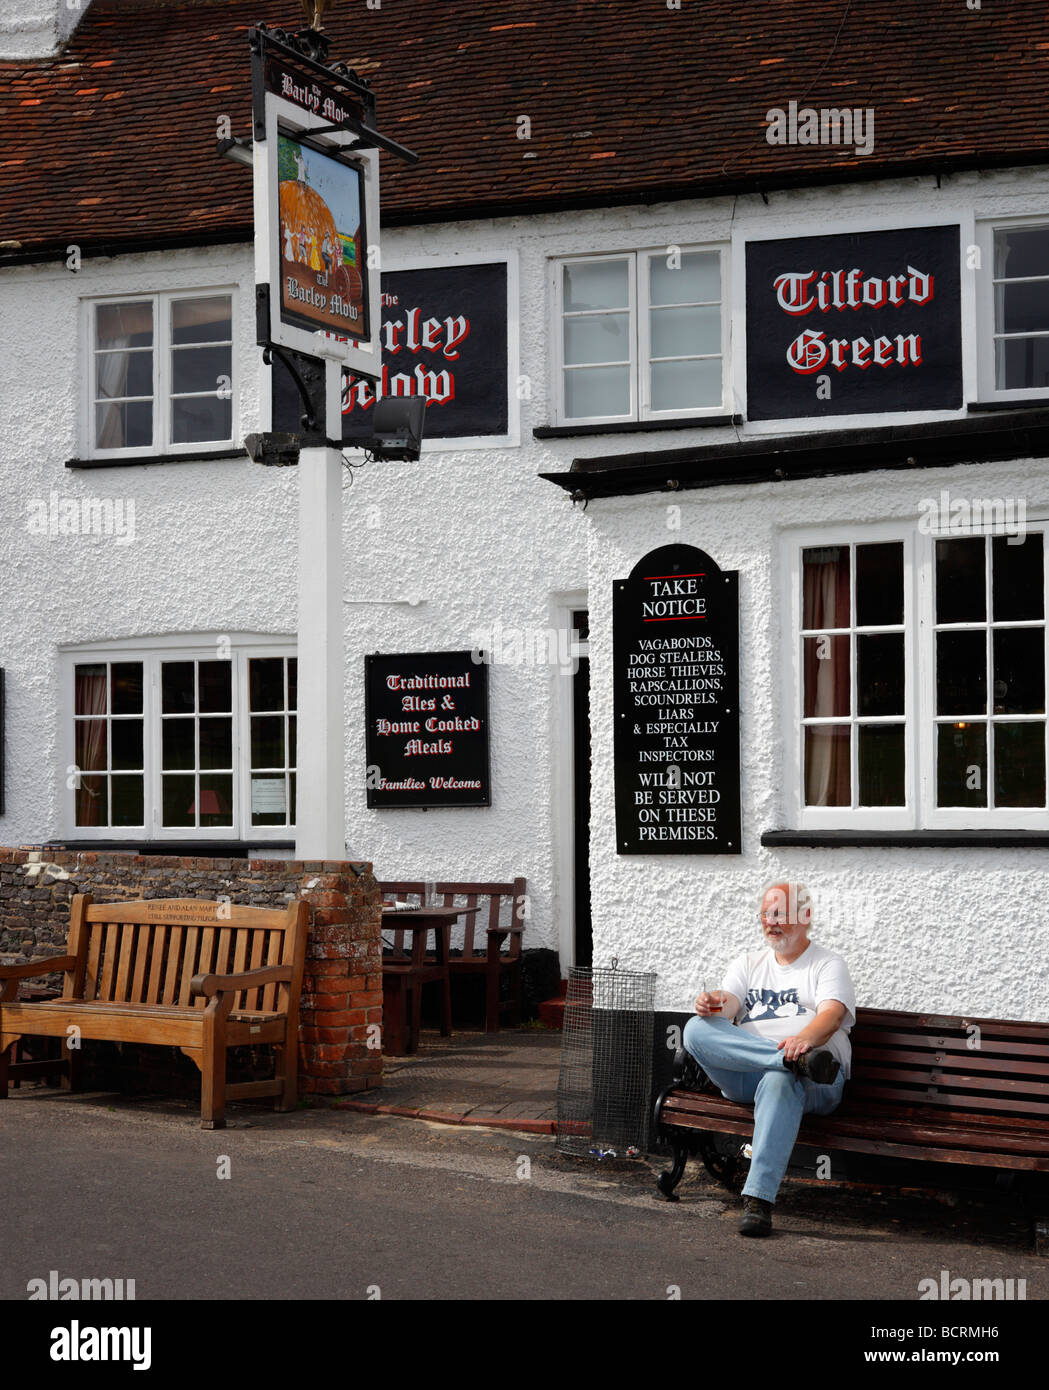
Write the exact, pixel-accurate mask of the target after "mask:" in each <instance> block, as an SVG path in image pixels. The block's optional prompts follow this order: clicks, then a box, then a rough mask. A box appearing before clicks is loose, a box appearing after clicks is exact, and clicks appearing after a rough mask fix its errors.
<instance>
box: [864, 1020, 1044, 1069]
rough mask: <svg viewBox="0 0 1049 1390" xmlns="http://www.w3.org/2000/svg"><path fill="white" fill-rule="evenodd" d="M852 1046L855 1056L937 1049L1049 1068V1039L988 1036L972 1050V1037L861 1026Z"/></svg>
mask: <svg viewBox="0 0 1049 1390" xmlns="http://www.w3.org/2000/svg"><path fill="white" fill-rule="evenodd" d="M849 1040H850V1042H851V1043H852V1050H853V1052H854V1053H855V1052H856V1051H857V1049H859V1048H870V1049H871V1050H872V1051H874V1050H877V1049H878V1048H881V1047H885V1048H894V1047H902V1048H916V1049H917V1050H918V1051H924V1050H926V1049H930V1048H931V1049H934V1050H935V1051H938V1052H963V1053H968V1055H969V1056H970V1057H972V1056H974V1055H975V1056H978V1057H979V1056H983V1055H986V1054H992V1055H999V1054H1000V1055H1001V1056H1002V1057H1003V1058H1011V1057H1026V1058H1029V1059H1030V1060H1031V1061H1035V1062H1036V1061H1041V1062H1042V1063H1043V1064H1049V1039H1047V1040H1046V1041H1045V1042H1044V1043H1037V1042H1009V1041H1004V1040H1002V1039H1001V1038H988V1037H987V1036H985V1035H984V1034H982V1033H981V1035H980V1046H979V1047H978V1048H971V1047H970V1046H969V1039H968V1035H963V1036H961V1037H955V1038H951V1037H946V1036H945V1035H944V1034H942V1033H941V1034H937V1035H933V1034H931V1033H905V1032H902V1031H901V1032H884V1033H880V1032H878V1031H877V1030H876V1029H868V1028H863V1027H861V1026H859V1025H857V1027H855V1028H853V1030H852V1032H851V1033H850V1034H849Z"/></svg>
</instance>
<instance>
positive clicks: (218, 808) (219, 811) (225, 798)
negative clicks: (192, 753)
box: [198, 772, 233, 826]
mask: <svg viewBox="0 0 1049 1390" xmlns="http://www.w3.org/2000/svg"><path fill="white" fill-rule="evenodd" d="M198 809H199V811H200V824H201V825H202V826H214V825H232V824H233V778H232V776H231V775H230V774H229V773H214V772H211V773H205V772H202V773H201V774H200V806H199V807H198Z"/></svg>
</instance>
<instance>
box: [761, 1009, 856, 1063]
mask: <svg viewBox="0 0 1049 1390" xmlns="http://www.w3.org/2000/svg"><path fill="white" fill-rule="evenodd" d="M844 1017H845V1005H844V1004H839V1003H838V1001H837V1000H836V999H825V1000H824V1001H823V1003H822V1004H821V1005H820V1006H819V1008H818V1009H817V1010H816V1017H815V1018H814V1019H813V1020H812V1022H811V1023H810V1024H809V1025H808V1026H807V1027H805V1028H803V1029H802V1030H801V1032H800V1033H795V1035H794V1037H792V1038H784V1039H783V1041H782V1042H778V1043H777V1044H776V1049H777V1051H779V1052H782V1053H783V1056H784V1058H785V1060H786V1061H788V1062H796V1061H797V1059H798V1058H799V1057H800V1056H801V1055H802V1053H805V1052H811V1051H812V1049H813V1048H814V1047H822V1046H823V1044H824V1043H825V1042H827V1041H828V1040H829V1039H830V1038H831V1037H833V1035H834V1033H835V1032H836V1031H837V1029H838V1028H839V1027H840V1025H841V1021H842V1019H843V1018H844Z"/></svg>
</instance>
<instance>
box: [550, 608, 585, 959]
mask: <svg viewBox="0 0 1049 1390" xmlns="http://www.w3.org/2000/svg"><path fill="white" fill-rule="evenodd" d="M588 607H589V605H588V594H587V591H586V590H585V589H569V590H563V591H561V592H559V593H557V594H554V595H553V596H552V598H551V613H550V618H551V625H552V626H553V627H555V628H557V629H558V630H559V631H562V632H563V631H567V632H569V633H571V631H572V614H573V613H577V612H579V611H580V610H581V609H588ZM572 651H573V655H582V656H587V655H589V644H588V643H586V642H581V643H579V644H578V645H576V644H573V647H572ZM550 679H551V680H552V681H553V683H554V685H553V690H552V692H551V700H550V715H551V720H550V753H551V774H552V775H551V796H552V804H551V812H552V815H551V829H552V832H553V845H552V850H553V853H552V861H553V871H554V891H553V903H552V906H553V917H554V925H555V928H556V935H557V955H558V961H559V964H560V968H561V975H562V977H563V978H565V979H567V977H568V971H569V968H570V967H571V966H572V965H574V964H575V917H574V908H575V888H576V873H575V790H574V785H573V784H574V780H575V779H574V774H573V767H574V758H575V728H574V722H573V708H572V690H573V681H574V679H575V677H574V675H566V674H562V673H561V671H560V670H559V669H557V668H554V669H553V670H552V671H551V674H550Z"/></svg>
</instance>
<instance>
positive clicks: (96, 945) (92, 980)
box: [84, 926, 102, 999]
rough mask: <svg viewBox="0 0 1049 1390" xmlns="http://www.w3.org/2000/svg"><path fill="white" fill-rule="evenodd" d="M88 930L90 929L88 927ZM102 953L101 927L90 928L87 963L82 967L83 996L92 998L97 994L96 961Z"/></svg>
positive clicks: (97, 961)
mask: <svg viewBox="0 0 1049 1390" xmlns="http://www.w3.org/2000/svg"><path fill="white" fill-rule="evenodd" d="M89 930H90V929H89ZM101 953H102V927H101V926H96V927H95V928H94V929H93V930H91V934H90V936H89V937H88V943H87V964H86V966H85V967H84V998H85V999H94V998H95V997H96V996H97V994H98V963H99V959H100V958H101Z"/></svg>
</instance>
